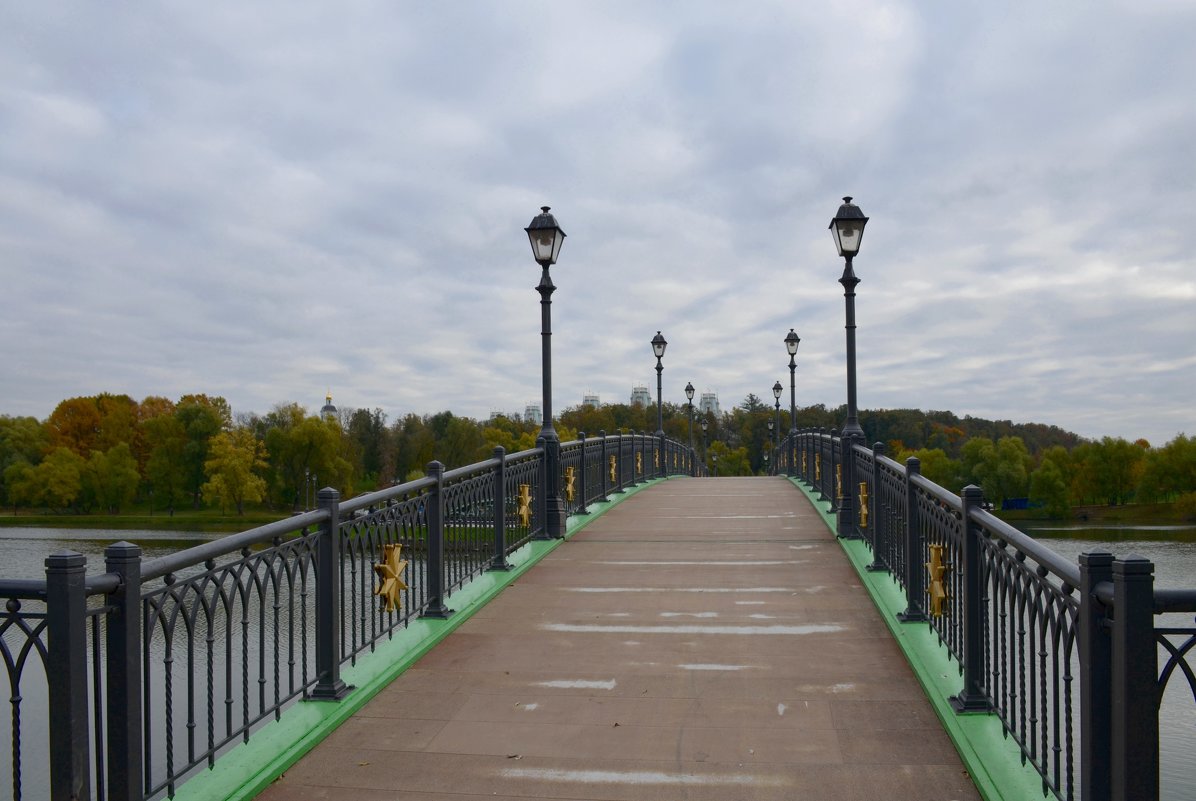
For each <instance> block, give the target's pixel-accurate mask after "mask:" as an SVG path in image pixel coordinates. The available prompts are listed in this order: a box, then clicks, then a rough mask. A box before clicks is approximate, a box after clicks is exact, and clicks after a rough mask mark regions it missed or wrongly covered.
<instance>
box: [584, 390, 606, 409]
mask: <svg viewBox="0 0 1196 801" xmlns="http://www.w3.org/2000/svg"><path fill="white" fill-rule="evenodd" d="M581 405H582V406H591V407H593V408H595V409H597V408H598V407H599V406H601V405H602V401H600V400H599V399H598V396H597V395H595V394H594V393H593V392H587V393H586V394H585V395H582V396H581Z"/></svg>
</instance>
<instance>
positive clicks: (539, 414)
mask: <svg viewBox="0 0 1196 801" xmlns="http://www.w3.org/2000/svg"><path fill="white" fill-rule="evenodd" d="M523 420H524V422H527V423H535V424H536V425H542V424H543V423H544V411H543V410H542V409H541V408H540V404H538V403H529V404H528V405H527V408H526V409H524V410H523Z"/></svg>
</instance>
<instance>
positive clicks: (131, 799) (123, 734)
mask: <svg viewBox="0 0 1196 801" xmlns="http://www.w3.org/2000/svg"><path fill="white" fill-rule="evenodd" d="M104 569H105V571H106V572H108V573H116V574H117V575H119V576H120V588H119V589H118V590H117V591H116V592H115V593H113V594H112V595H110V596H109V597H108V604H109V606H110V607H112V612H111V613H110V614H109V615H108V619H107V623H106V627H105V630H106V643H105V646H106V648H105V650H106V653H105V673H106V678H107V682H108V687H107V694H106V703H105V709H106V710H107V714H108V726H107V731H108V754H107V756H108V769H107V777H108V785H107V798H108V801H141V799H142V798H143V796H142V794H141V777H142V761H141V754H142V750H141V749H142V742H141V738H142V729H141V667H142V666H141V548H139V547H138V546H136V545H134V544H133V543H131V542H123V541H122V542H116V543H113V544H112V545H109V546H108V547H107V548H105V549H104Z"/></svg>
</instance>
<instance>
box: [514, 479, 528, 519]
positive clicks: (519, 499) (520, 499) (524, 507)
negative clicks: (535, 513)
mask: <svg viewBox="0 0 1196 801" xmlns="http://www.w3.org/2000/svg"><path fill="white" fill-rule="evenodd" d="M515 503H516V504H517V506H516V510H517V511H516V513H517V514H518V515H519V522H520V523H522V524H523V525H525V526H527V525H530V524H531V522H532V485H531V484H520V485H519V494H518V495H516V496H515Z"/></svg>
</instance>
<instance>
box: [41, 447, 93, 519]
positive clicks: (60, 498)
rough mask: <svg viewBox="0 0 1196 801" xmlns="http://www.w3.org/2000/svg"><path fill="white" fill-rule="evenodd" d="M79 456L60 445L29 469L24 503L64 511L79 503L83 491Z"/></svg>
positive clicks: (82, 460)
mask: <svg viewBox="0 0 1196 801" xmlns="http://www.w3.org/2000/svg"><path fill="white" fill-rule="evenodd" d="M86 464H87V463H86V462H85V461H84V459H83V457H82V456H80V455H79V454H77V453H75V452H74V451H73V450H71V449H70V448H67V447H63V446H60V447H58V448H55V449H54V450H53V451H51V452H50V453H49V455H48V456H46V458H45V459H43V460H42V462H41V464H39V465H38V466H37V467H35V468H33V469H32V474H31V475H30V476H29V490H28V492H29V495H28V498H27V500H28V503H29V505H30V506H48V507H50V508H52V509H58V510H62V511H65V510H66V509H69V508H71V507H73V506H74V505H75V504H76V503H77V502H78V500H79V495H80V493H81V492H82V490H83V478H82V476H83V469H84V467H85V466H86Z"/></svg>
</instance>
